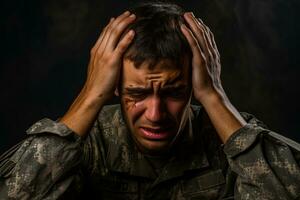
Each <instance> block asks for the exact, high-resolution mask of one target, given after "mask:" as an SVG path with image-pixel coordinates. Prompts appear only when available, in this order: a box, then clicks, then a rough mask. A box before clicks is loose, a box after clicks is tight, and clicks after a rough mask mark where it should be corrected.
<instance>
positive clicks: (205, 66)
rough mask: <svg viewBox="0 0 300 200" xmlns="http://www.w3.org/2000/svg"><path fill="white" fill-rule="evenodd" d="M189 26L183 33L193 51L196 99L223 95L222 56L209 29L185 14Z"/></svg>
mask: <svg viewBox="0 0 300 200" xmlns="http://www.w3.org/2000/svg"><path fill="white" fill-rule="evenodd" d="M184 18H185V20H186V22H187V23H188V25H189V28H188V27H187V26H186V25H182V27H181V28H182V32H183V34H184V35H185V37H186V39H187V40H188V42H189V45H190V47H191V50H192V54H193V58H192V68H193V69H192V72H193V73H192V84H193V91H194V96H195V98H196V99H197V100H198V101H200V102H201V100H202V99H203V98H205V97H207V96H208V95H210V94H214V93H219V95H220V93H223V89H222V85H221V79H220V75H221V64H220V54H219V51H218V49H217V46H216V43H215V40H214V36H213V34H212V32H211V31H210V30H209V28H208V27H207V26H206V25H205V24H204V23H203V22H202V21H201V20H200V19H197V18H196V17H195V16H194V15H193V14H192V13H185V14H184Z"/></svg>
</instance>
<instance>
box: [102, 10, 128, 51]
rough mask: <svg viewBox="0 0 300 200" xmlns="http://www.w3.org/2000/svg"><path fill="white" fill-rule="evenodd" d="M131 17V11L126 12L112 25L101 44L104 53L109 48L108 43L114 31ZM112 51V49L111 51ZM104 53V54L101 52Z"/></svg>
mask: <svg viewBox="0 0 300 200" xmlns="http://www.w3.org/2000/svg"><path fill="white" fill-rule="evenodd" d="M129 15H130V12H129V11H126V12H124V13H123V14H121V15H120V16H118V17H117V18H116V19H115V20H114V21H113V22H112V24H111V25H110V26H109V27H108V29H107V32H106V34H105V35H104V37H103V41H102V42H101V45H100V46H101V50H102V51H104V49H105V48H106V46H107V42H108V40H109V38H110V35H111V32H112V31H113V30H114V28H115V27H116V26H117V25H118V24H119V23H120V22H121V21H122V20H123V19H125V18H127V17H128V16H129ZM111 50H112V49H111ZM101 53H102V52H101Z"/></svg>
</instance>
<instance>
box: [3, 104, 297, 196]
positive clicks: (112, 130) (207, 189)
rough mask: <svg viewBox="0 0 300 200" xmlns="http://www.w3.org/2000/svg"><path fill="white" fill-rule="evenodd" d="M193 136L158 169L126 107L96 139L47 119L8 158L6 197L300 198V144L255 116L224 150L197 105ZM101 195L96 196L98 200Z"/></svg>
mask: <svg viewBox="0 0 300 200" xmlns="http://www.w3.org/2000/svg"><path fill="white" fill-rule="evenodd" d="M191 112H192V113H193V119H192V121H191V125H192V131H193V137H192V138H190V137H185V136H184V135H183V136H182V138H181V142H180V143H179V144H178V145H177V146H176V148H175V149H174V151H173V153H172V155H171V156H170V157H169V158H168V159H167V160H166V164H165V165H163V167H162V168H161V169H159V170H155V169H154V168H153V165H151V162H150V161H149V159H148V158H147V157H145V156H144V155H143V154H141V153H140V152H139V151H137V150H136V147H135V146H134V144H133V142H132V140H131V138H130V134H129V133H128V130H127V127H126V125H125V122H124V120H123V118H122V114H121V111H120V106H119V105H112V106H105V107H104V108H103V109H102V111H101V112H100V114H99V116H98V118H97V120H96V122H95V123H94V126H93V127H92V129H91V131H90V134H89V135H88V136H87V137H86V138H80V137H79V136H77V135H76V134H74V133H73V132H72V131H71V130H70V129H69V128H68V127H66V126H65V125H64V124H62V123H59V122H56V121H52V120H50V119H43V120H41V121H39V122H37V123H36V124H34V125H33V126H32V127H31V128H29V130H28V131H27V134H28V137H27V138H26V139H25V140H24V141H22V142H21V143H19V144H17V145H16V146H15V147H13V148H11V149H10V150H9V151H7V152H6V153H5V154H3V155H2V156H1V157H0V199H1V200H3V199H30V200H37V199H104V200H107V199H130V200H133V199H145V200H146V199H151V200H155V199H163V200H166V199H174V200H181V199H182V200H187V199H250V200H253V199H299V198H300V168H299V163H300V145H299V144H297V143H296V142H294V141H291V140H289V139H287V138H285V137H283V136H281V135H278V134H276V133H274V132H272V131H270V130H268V129H267V128H266V127H265V126H264V125H263V124H262V123H261V122H260V121H259V120H257V119H255V118H254V117H253V116H252V115H250V114H246V113H242V116H243V117H244V118H245V119H246V121H247V122H248V123H247V125H245V126H244V127H243V128H241V129H239V130H237V131H236V132H235V133H234V134H233V135H232V136H231V137H230V138H229V140H228V141H227V142H226V144H224V145H223V144H222V143H221V141H220V140H219V138H218V136H217V133H216V131H215V129H214V128H213V126H212V125H211V123H210V121H209V118H208V117H207V114H206V113H205V111H204V109H203V108H201V107H199V106H192V109H191ZM92 197H94V198H92Z"/></svg>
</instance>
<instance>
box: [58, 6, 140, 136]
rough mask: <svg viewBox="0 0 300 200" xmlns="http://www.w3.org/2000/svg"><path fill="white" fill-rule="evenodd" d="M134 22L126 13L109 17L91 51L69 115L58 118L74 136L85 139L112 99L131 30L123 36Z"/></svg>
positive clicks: (130, 37) (131, 15) (131, 33)
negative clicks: (83, 79) (81, 86)
mask: <svg viewBox="0 0 300 200" xmlns="http://www.w3.org/2000/svg"><path fill="white" fill-rule="evenodd" d="M134 19H135V15H133V14H130V13H129V12H128V11H126V12H125V13H123V14H122V15H120V16H119V17H117V18H116V19H114V18H112V19H111V20H110V22H109V24H108V25H107V26H106V27H105V28H104V30H103V31H102V33H101V35H100V37H99V39H98V40H97V42H96V44H95V45H94V47H93V48H92V50H91V58H90V62H89V66H88V73H87V79H86V82H85V84H84V87H83V88H82V90H81V92H80V94H79V95H78V97H77V98H76V99H75V101H74V102H73V104H72V105H71V107H70V108H69V110H68V112H67V113H66V114H65V115H64V116H63V117H62V118H61V120H60V122H62V123H64V124H65V125H66V126H68V127H69V128H70V129H72V130H73V131H74V132H75V133H76V134H78V135H80V136H85V135H86V134H87V133H88V131H89V129H90V127H91V126H92V124H93V123H94V120H95V118H96V117H97V114H98V112H99V111H100V110H101V108H102V106H103V105H104V103H105V102H107V101H108V100H109V99H110V98H112V97H113V94H114V91H115V89H116V87H117V84H118V79H119V76H120V71H121V65H122V58H123V54H124V52H125V51H126V49H127V47H128V46H129V45H130V43H131V42H132V40H133V37H134V32H133V30H130V31H128V32H127V33H126V34H125V35H124V37H122V38H121V39H120V37H121V35H122V33H123V32H124V31H125V29H126V28H127V27H128V25H129V24H130V23H132V22H133V21H134Z"/></svg>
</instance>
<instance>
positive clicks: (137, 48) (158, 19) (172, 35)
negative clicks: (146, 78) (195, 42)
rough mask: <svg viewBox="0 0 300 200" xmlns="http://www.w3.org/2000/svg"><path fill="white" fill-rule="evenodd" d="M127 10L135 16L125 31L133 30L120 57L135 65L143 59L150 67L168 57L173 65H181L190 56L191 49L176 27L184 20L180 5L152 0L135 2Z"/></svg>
mask: <svg viewBox="0 0 300 200" xmlns="http://www.w3.org/2000/svg"><path fill="white" fill-rule="evenodd" d="M130 11H131V12H132V13H134V14H135V15H136V20H135V21H134V22H133V23H132V24H131V25H129V27H128V29H127V31H128V30H129V29H133V30H134V31H135V33H136V34H135V38H134V40H133V42H132V44H131V45H130V46H129V47H128V49H127V51H126V53H125V55H124V58H125V59H129V60H131V61H133V63H134V66H135V67H136V68H138V67H139V66H140V65H141V64H142V63H143V62H144V61H145V60H147V61H148V62H149V63H150V64H149V68H150V69H151V68H153V67H154V66H155V65H156V63H157V62H158V61H159V60H161V59H169V60H171V61H172V62H174V64H175V67H181V66H183V63H184V60H185V59H186V58H187V57H186V56H188V58H191V56H192V53H191V49H190V47H189V44H188V42H187V40H186V38H185V36H184V35H183V34H182V32H181V29H180V26H181V24H183V23H185V21H184V18H183V14H184V10H183V9H182V8H181V7H180V6H178V5H176V4H174V3H168V2H161V1H154V2H153V1H152V2H144V3H141V4H138V5H137V6H135V7H133V8H132V9H130ZM127 31H126V32H127Z"/></svg>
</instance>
